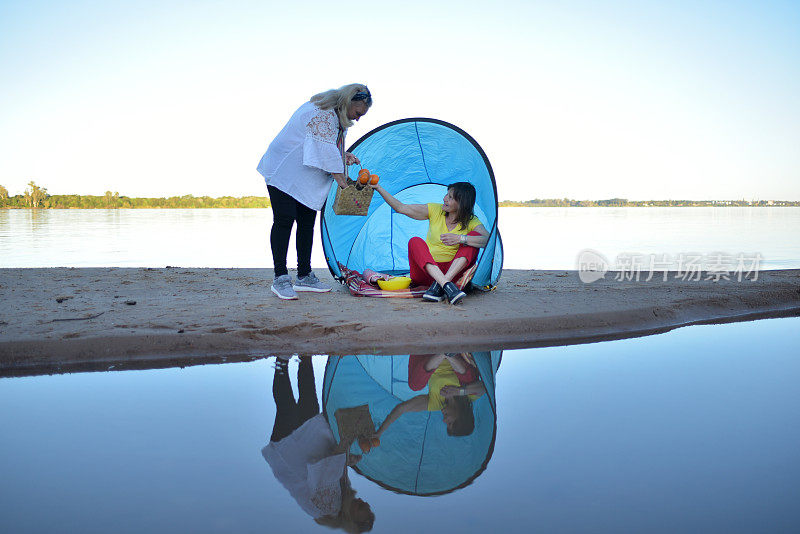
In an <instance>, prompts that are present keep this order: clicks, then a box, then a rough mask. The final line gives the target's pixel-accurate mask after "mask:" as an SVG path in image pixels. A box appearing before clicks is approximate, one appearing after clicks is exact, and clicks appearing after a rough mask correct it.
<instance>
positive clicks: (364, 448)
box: [358, 438, 372, 453]
mask: <svg viewBox="0 0 800 534" xmlns="http://www.w3.org/2000/svg"><path fill="white" fill-rule="evenodd" d="M358 446H359V447H361V452H364V453H367V452H369V450H370V449H371V448H372V442H371V441H370V439H369V438H361V439H359V440H358Z"/></svg>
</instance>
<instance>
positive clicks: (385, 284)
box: [378, 276, 411, 291]
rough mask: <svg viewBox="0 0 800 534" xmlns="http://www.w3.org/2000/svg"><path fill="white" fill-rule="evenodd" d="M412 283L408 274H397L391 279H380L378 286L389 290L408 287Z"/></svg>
mask: <svg viewBox="0 0 800 534" xmlns="http://www.w3.org/2000/svg"><path fill="white" fill-rule="evenodd" d="M410 285H411V278H409V277H407V276H395V277H394V278H390V279H389V280H378V287H379V288H381V289H385V290H387V291H396V290H398V289H407V288H408V286H410Z"/></svg>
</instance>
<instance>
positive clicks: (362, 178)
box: [358, 173, 369, 185]
mask: <svg viewBox="0 0 800 534" xmlns="http://www.w3.org/2000/svg"><path fill="white" fill-rule="evenodd" d="M367 182H369V174H361V173H359V175H358V183H360V184H362V185H363V184H366V183H367Z"/></svg>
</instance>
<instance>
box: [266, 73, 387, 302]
mask: <svg viewBox="0 0 800 534" xmlns="http://www.w3.org/2000/svg"><path fill="white" fill-rule="evenodd" d="M371 105H372V95H371V94H370V92H369V89H367V86H365V85H361V84H358V83H354V84H350V85H345V86H344V87H340V88H339V89H331V90H330V91H325V92H324V93H320V94H318V95H314V96H313V97H311V100H310V101H309V102H306V103H305V104H303V105H302V106H300V108H299V109H298V110H297V111H295V113H294V115H292V118H291V119H289V122H288V123H287V124H286V126H284V127H283V129H282V130H281V131H280V133H279V134H278V135H277V136H276V137H275V139H274V140H273V141H272V143H270V145H269V148H268V149H267V152H266V153H265V154H264V156H263V157H262V158H261V161H260V162H259V164H258V172H260V173H261V174H262V175H263V176H264V179H265V181H266V182H267V190H268V191H269V199H270V204H271V205H272V216H273V223H272V231H271V232H270V247H271V248H272V259H273V262H274V264H275V279H274V281H273V282H272V292H273V293H275V294H276V295H277V296H278V297H279V298H281V299H284V300H295V299H297V293H296V291H314V292H325V291H330V290H331V287H330V286H328V285H326V284H324V283H322V282H320V280H319V279H318V278H317V277H316V276H315V275H314V273H312V272H311V247H312V246H313V242H314V221H315V219H316V217H317V211H319V210H320V209H322V205H323V204H324V203H325V199H326V198H327V196H328V192H329V191H330V189H331V184H332V183H333V180H336V182H337V183H338V184H339V187H346V185H347V178H346V172H345V165H352V164H353V163H359V164H360V163H361V162H360V161H359V160H358V158H357V157H355V156H354V155H352V154H350V153H349V152H348V153H345V151H344V138H345V134H346V133H347V129H348V128H349V127H350V126H352V125H353V121H357V120H358V119H360V118H361V117H362V116H363V115H364V114H365V113H366V112H367V111H368V110H369V108H370V106H371ZM295 221H297V235H296V239H295V241H296V245H297V280H296V281H295V282H292V278H291V277H290V276H289V272H288V270H287V268H286V254H287V251H288V248H289V236H290V234H291V232H292V226H293V225H294V223H295Z"/></svg>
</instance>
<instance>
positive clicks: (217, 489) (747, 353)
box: [0, 318, 800, 533]
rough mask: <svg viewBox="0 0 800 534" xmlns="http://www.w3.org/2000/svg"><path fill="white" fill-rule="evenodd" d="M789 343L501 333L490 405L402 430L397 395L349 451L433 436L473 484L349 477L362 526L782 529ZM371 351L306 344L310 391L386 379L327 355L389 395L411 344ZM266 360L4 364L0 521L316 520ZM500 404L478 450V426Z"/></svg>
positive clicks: (156, 526)
mask: <svg viewBox="0 0 800 534" xmlns="http://www.w3.org/2000/svg"><path fill="white" fill-rule="evenodd" d="M798 343H800V319H796V318H793V319H772V320H765V321H758V322H752V323H739V324H730V325H721V326H694V327H689V328H683V329H680V330H677V331H673V332H669V333H667V334H663V335H659V336H651V337H646V338H639V339H630V340H622V341H613V342H604V343H597V344H589V345H580V346H570V347H551V348H544V349H529V350H515V351H505V352H504V353H503V354H502V361H500V364H499V368H497V369H496V372H495V371H490V372H489V374H488V375H486V376H485V377H484V376H483V375H482V380H483V383H484V384H488V385H489V387H488V389H489V390H491V391H490V392H491V393H492V395H493V397H494V399H495V402H494V403H493V405H492V406H491V407H490V408H491V409H488V411H487V409H485V408H486V407H487V404H486V402H489V401H487V400H485V399H487V398H488V393H487V395H484V396H483V397H481V398H479V399H478V400H476V401H475V406H476V412H478V413H483V414H488V415H486V417H488V418H489V420H488V421H487V419H486V418H483V419H481V417H483V416H480V417H476V422H475V430H474V432H473V434H472V435H471V436H469V437H459V438H456V437H448V436H446V434H445V433H443V432H442V431H441V425H442V424H443V423H442V420H441V415H437V413H436V412H431V413H430V415H426V417H429V418H430V419H429V426H428V427H427V428H429V429H430V431H429V432H428V435H422V434H420V435H419V436H418V437H415V436H416V435H415V434H414V433H413V432H412V431H411V430H409V429H411V428H413V424H412V423H413V420H412V418H411V415H415V414H407V415H403V416H401V418H400V419H398V421H397V422H395V423H393V425H392V426H391V427H390V428H389V429H388V430H387V431H386V433H384V435H383V436H382V444H381V447H379V448H378V449H376V450H375V451H372V452H370V454H369V455H365V458H364V459H363V460H362V462H364V463H363V465H364V467H363V468H361V470H362V471H365V472H369V473H370V474H371V477H370V478H373V479H374V478H376V477H378V478H379V477H381V476H383V477H387V476H389V477H390V476H392V473H396V472H402V471H403V470H407V469H409V462H408V461H406V460H404V459H403V458H402V455H398V454H394V455H392V454H390V453H391V452H392V447H396V446H397V444H398V443H399V444H404V445H403V446H405V447H406V448H407V449H408V450H411V449H412V448H413V447H415V446H416V445H418V443H417V442H416V441H414V440H430V439H431V435H436V436H438V438H437V439H439V441H438V446H437V447H432V448H431V450H432V451H433V452H435V453H439V454H440V456H439V457H438V458H439V459H440V460H439V463H436V462H428V463H427V465H426V466H424V467H425V468H426V469H427V470H428V471H426V473H428V474H431V473H432V474H434V475H435V474H437V473H438V474H439V478H438V479H437V480H439V481H441V480H445V483H446V480H447V479H448V477H451V478H452V477H455V478H454V480H453V483H454V484H457V483H458V482H459V481H460V478H458V476H456V475H455V473H456V472H460V471H463V469H462V468H464V467H465V465H464V463H465V462H470V461H475V459H476V458H477V460H478V461H480V460H481V459H483V461H484V463H485V470H483V471H479V472H477V474H476V476H475V477H474V480H472V483H471V484H469V485H467V486H465V487H462V488H460V489H451V490H449V491H447V492H445V494H443V495H440V496H436V497H421V496H414V495H406V494H399V493H397V492H395V491H391V490H389V489H385V488H384V486H386V485H391V484H388V483H387V480H385V479H384V480H383V483H384V484H383V486H382V485H380V484H378V483H376V482H373V481H371V480H369V479H368V478H366V477H364V476H362V475H360V474H358V473H356V472H354V471H352V470H350V474H349V478H350V480H351V482H352V487H353V489H355V490H356V491H357V492H358V497H360V498H362V499H364V500H365V501H366V502H368V503H369V505H370V507H371V509H372V511H373V512H374V514H375V524H374V530H373V532H434V533H441V532H449V531H451V530H452V529H453V527H454V526H456V527H457V531H458V532H464V533H471V532H495V531H499V532H531V531H538V532H670V533H672V532H726V533H730V532H797V531H798V530H800V510H798V508H797V502H800V411H798V409H797V407H798V406H800V388H798V383H800V358H798V354H797V350H796V347H797V345H798ZM497 355H498V356H499V353H498V354H497ZM475 357H476V360H477V358H478V353H476V356H475ZM380 358H381V359H380V360H371V359H370V358H369V357H359V358H358V359H356V357H355V356H348V357H345V358H344V359H343V360H341V361H340V360H336V359H333V360H329V359H327V358H325V357H322V356H320V357H315V358H314V361H313V367H314V371H315V375H316V390H317V395H318V396H319V398H320V400H321V401H323V402H322V404H323V408H325V406H326V405H327V406H328V407H330V404H331V403H332V402H334V400H332V399H334V398H335V399H338V400H336V401H335V402H338V403H339V404H342V403H347V402H350V403H351V404H350V405H358V404H362V403H368V406H369V410H370V413H372V414H373V418H375V419H377V420H378V422H380V420H381V419H383V418H384V417H385V413H386V411H387V406H384V405H382V404H381V403H382V402H385V399H386V396H387V394H386V390H381V388H378V387H374V384H372V385H369V387H367V386H368V385H364V384H363V383H360V382H358V380H359V378H358V376H360V375H357V374H354V373H355V371H353V372H351V373H350V375H348V374H347V373H346V372H345V370H344V369H345V365H344V364H343V363H342V362H345V363H347V362H351V364H352V365H350V366H349V369H351V370H356V371H357V370H359V369H369V370H370V372H371V374H370V376H371V377H380V376H383V377H384V379H386V380H388V382H386V383H388V384H391V388H390V390H391V392H392V394H393V395H397V396H398V399H397V400H396V401H395V402H399V400H402V399H403V398H404V395H405V393H407V391H406V390H405V389H404V388H406V387H407V386H406V385H405V384H404V383H403V380H402V379H403V377H402V372H399V371H402V369H403V368H404V367H403V366H404V365H405V368H407V364H404V363H403V362H404V361H407V360H403V359H402V357H394V358H397V359H398V360H397V361H398V362H399V365H397V366H394V367H392V369H395V370H399V371H398V373H396V374H395V373H390V374H389V375H386V373H383V374H381V372H380V368H379V364H380V363H381V362H383V363H385V362H386V361H387V358H392V357H380ZM406 358H407V357H406ZM498 359H499V358H498ZM337 361H338V362H339V365H340V366H342V367H336V369H335V370H334V371H333V372H332V371H331V369H333V364H334V363H336V362H337ZM376 362H377V363H376ZM274 366H275V364H274V360H273V359H268V360H259V361H256V362H252V363H245V364H227V365H208V366H200V367H192V368H186V369H167V370H153V371H125V372H116V373H114V372H111V373H89V374H73V375H62V376H42V377H31V378H13V379H0V406H2V409H0V429H2V439H0V473H2V482H1V483H0V531H2V532H15V533H17V532H19V533H33V532H37V533H38V532H80V533H92V532H103V533H105V532H115V533H123V532H137V533H138V532H226V533H227V532H331V531H330V530H329V529H327V528H326V527H321V526H317V525H316V524H315V523H314V522H313V521H312V520H311V519H310V517H309V516H308V515H306V514H305V513H304V512H303V510H302V509H301V508H300V507H299V506H298V504H297V503H296V501H295V500H294V499H293V498H292V497H291V496H290V494H289V493H288V491H287V490H286V489H285V488H284V487H283V486H281V484H280V483H279V482H278V481H277V479H276V478H275V476H273V473H272V471H271V469H270V467H269V466H268V465H267V463H266V462H265V460H264V458H263V457H262V455H261V452H260V451H261V448H262V447H263V446H265V445H266V444H267V442H268V441H269V435H270V432H271V430H272V427H273V422H274V418H275V402H274V401H273V395H272V384H273V375H274V373H275V370H274ZM297 366H298V363H297V361H293V362H291V363H290V365H289V376H290V377H291V379H292V381H295V373H296V368H297ZM326 366H327V368H328V376H329V377H330V384H328V383H326V388H328V389H326V391H327V396H326V393H325V392H323V376H324V375H325V371H326ZM490 369H492V368H491V367H490ZM492 374H493V375H494V376H490V375H492ZM348 377H349V378H348ZM337 380H339V381H340V382H336V381H337ZM348 380H349V382H348ZM375 380H376V382H375V383H376V384H377V383H380V381H381V380H382V379H377V378H376V379H375ZM295 382H296V381H295ZM337 384H338V385H337ZM359 384H361V385H359ZM296 386H297V384H295V387H296ZM339 386H343V387H339ZM337 387H338V389H337ZM370 388H371V389H370ZM337 395H338V397H337ZM342 395H344V397H343V396H342ZM381 395H383V397H381ZM381 399H383V400H381ZM482 399H483V402H484V405H483V406H484V411H483V412H480V410H479V409H478V408H477V407H478V403H479V402H481V401H482ZM493 414H496V415H493ZM403 418H406V419H403ZM437 418H438V419H437ZM492 418H495V420H492ZM403 421H405V422H406V423H405V424H408V425H409V426H401V423H403ZM495 423H496V435H495V441H494V446H493V449H487V448H486V447H485V443H484V442H483V441H481V440H480V439H479V438H480V437H481V436H480V435H479V434H480V433H481V432H486V431H488V432H492V431H494V424H495ZM436 425H438V427H437V426H436ZM487 425H488V426H487ZM481 429H483V430H481ZM486 429H488V430H486ZM437 432H438V434H437ZM402 440H405V441H402ZM426 443H431V442H429V441H426ZM415 444H416V445H415ZM480 447H484V448H482V449H479V448H480ZM478 449H479V450H478ZM394 452H395V453H397V449H394ZM428 452H430V451H428ZM411 456H412V458H411V459H412V460H414V459H415V458H416V456H413V455H411ZM367 459H369V462H367V461H366V460H367ZM415 461H416V460H415ZM392 462H394V463H392ZM359 465H362V464H359ZM420 465H421V466H422V462H420ZM467 467H468V466H467ZM381 469H383V472H384V473H385V472H388V473H389V475H385V474H383V475H381V474H380V473H381ZM420 469H422V467H420ZM472 469H473V468H470V469H468V471H469V470H472ZM389 482H392V481H389ZM392 483H394V484H401V483H402V481H400V482H398V481H394V482H392Z"/></svg>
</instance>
